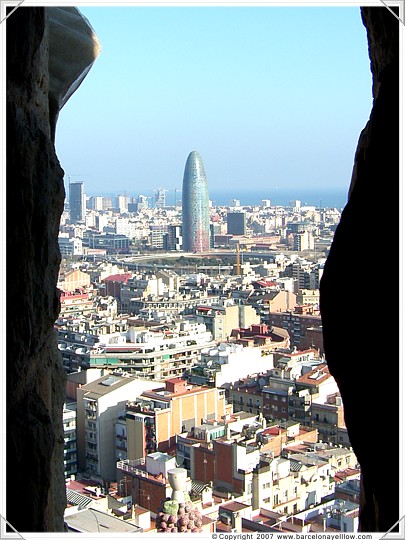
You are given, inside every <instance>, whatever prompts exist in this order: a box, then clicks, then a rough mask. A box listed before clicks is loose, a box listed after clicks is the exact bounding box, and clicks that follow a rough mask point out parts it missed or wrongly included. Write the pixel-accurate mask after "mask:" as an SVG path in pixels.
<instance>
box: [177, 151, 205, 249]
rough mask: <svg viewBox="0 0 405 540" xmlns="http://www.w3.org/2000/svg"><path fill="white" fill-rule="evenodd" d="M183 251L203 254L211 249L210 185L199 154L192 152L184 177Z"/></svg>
mask: <svg viewBox="0 0 405 540" xmlns="http://www.w3.org/2000/svg"><path fill="white" fill-rule="evenodd" d="M182 206H183V250H184V251H192V252H194V253H201V252H203V251H209V249H210V218H209V197H208V184H207V177H206V175H205V169H204V163H203V160H202V159H201V156H200V154H199V153H198V152H195V151H193V152H190V154H189V155H188V158H187V161H186V166H185V168H184V177H183V192H182Z"/></svg>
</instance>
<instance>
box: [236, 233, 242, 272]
mask: <svg viewBox="0 0 405 540" xmlns="http://www.w3.org/2000/svg"><path fill="white" fill-rule="evenodd" d="M235 275H236V276H240V275H241V267H240V245H239V240H238V242H236V263H235Z"/></svg>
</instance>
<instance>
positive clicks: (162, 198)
mask: <svg viewBox="0 0 405 540" xmlns="http://www.w3.org/2000/svg"><path fill="white" fill-rule="evenodd" d="M165 206H166V190H165V189H163V188H159V189H158V190H157V191H156V193H155V208H164V207H165Z"/></svg>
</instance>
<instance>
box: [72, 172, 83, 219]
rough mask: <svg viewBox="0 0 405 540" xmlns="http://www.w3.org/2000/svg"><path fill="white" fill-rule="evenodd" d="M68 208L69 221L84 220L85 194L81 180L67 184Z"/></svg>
mask: <svg viewBox="0 0 405 540" xmlns="http://www.w3.org/2000/svg"><path fill="white" fill-rule="evenodd" d="M69 210H70V221H71V223H76V222H78V221H84V218H85V215H86V195H85V194H84V183H83V182H72V183H71V184H69Z"/></svg>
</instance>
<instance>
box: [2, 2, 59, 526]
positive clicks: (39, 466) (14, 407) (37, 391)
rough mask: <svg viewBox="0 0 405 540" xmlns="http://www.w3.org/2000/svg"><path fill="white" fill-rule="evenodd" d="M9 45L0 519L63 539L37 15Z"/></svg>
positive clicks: (41, 30)
mask: <svg viewBox="0 0 405 540" xmlns="http://www.w3.org/2000/svg"><path fill="white" fill-rule="evenodd" d="M7 35H8V36H10V37H9V39H8V43H7V45H8V46H7V77H8V82H7V488H6V489H7V515H6V517H7V520H8V521H9V522H10V523H11V525H12V526H13V527H15V528H16V529H17V530H18V531H63V512H64V508H65V503H66V494H65V489H64V473H63V429H62V410H63V401H64V396H65V373H64V370H63V366H62V360H61V357H60V355H59V352H58V349H57V345H56V340H55V338H54V333H53V323H54V321H55V319H56V318H57V316H58V311H59V297H58V292H57V288H56V283H57V277H58V269H59V264H60V254H59V248H58V229H59V222H60V216H61V213H62V210H63V202H64V188H63V171H62V169H61V167H60V165H59V161H58V159H57V157H56V154H55V149H54V145H53V143H52V141H51V125H50V119H49V108H48V84H49V81H48V75H47V73H48V69H47V66H48V47H47V25H46V20H45V11H44V9H43V8H29V9H23V8H21V9H18V10H16V11H15V12H14V13H13V15H12V16H11V17H9V19H8V20H7ZM21 501H24V504H23V506H21V504H20V503H21Z"/></svg>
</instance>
